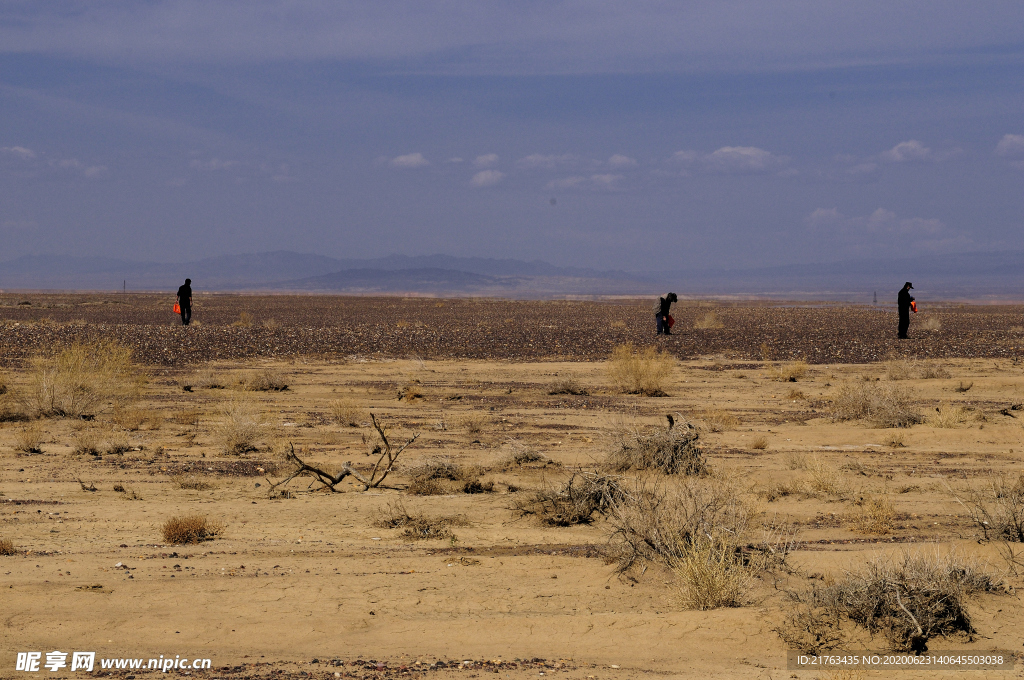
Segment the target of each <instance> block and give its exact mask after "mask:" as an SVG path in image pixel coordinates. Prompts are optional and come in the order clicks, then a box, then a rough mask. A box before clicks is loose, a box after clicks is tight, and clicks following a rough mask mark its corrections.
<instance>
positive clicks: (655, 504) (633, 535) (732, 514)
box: [610, 477, 754, 572]
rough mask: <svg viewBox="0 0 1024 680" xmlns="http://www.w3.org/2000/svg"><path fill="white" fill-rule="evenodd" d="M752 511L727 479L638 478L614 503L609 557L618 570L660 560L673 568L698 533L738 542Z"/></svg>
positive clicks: (681, 558)
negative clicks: (665, 481)
mask: <svg viewBox="0 0 1024 680" xmlns="http://www.w3.org/2000/svg"><path fill="white" fill-rule="evenodd" d="M753 514H754V511H753V510H752V509H751V508H750V507H748V506H747V505H746V504H745V503H743V501H742V500H741V499H740V496H739V493H738V491H737V489H736V488H735V487H733V486H732V485H730V484H727V483H725V482H722V481H719V480H716V479H708V478H694V477H684V478H682V479H680V481H679V483H678V484H675V485H673V486H660V485H651V484H650V483H648V482H645V481H643V480H640V481H638V482H637V488H636V490H635V491H632V492H630V493H629V494H623V496H622V500H621V501H620V502H617V503H615V504H614V505H613V507H612V512H611V514H610V521H611V524H612V526H613V527H614V530H613V533H612V537H611V551H612V556H613V557H615V559H616V560H617V563H618V567H617V569H618V571H619V572H625V571H627V570H629V569H630V568H631V567H633V566H634V565H639V566H641V567H642V566H644V565H645V564H647V563H661V564H666V565H668V566H669V567H673V568H674V567H676V566H678V565H680V564H681V563H682V561H683V560H684V558H685V557H686V556H687V554H688V553H689V551H690V548H691V546H692V545H693V543H694V541H696V540H698V537H699V538H711V539H713V540H723V541H725V540H727V541H729V542H731V544H732V545H734V546H738V545H739V543H740V541H741V539H742V536H743V535H744V534H745V532H746V529H747V525H748V524H749V522H750V520H751V518H752V517H753Z"/></svg>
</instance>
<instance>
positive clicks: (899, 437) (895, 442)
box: [885, 432, 907, 449]
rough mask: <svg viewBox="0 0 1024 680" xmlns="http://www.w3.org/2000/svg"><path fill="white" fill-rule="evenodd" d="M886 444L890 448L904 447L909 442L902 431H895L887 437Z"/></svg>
mask: <svg viewBox="0 0 1024 680" xmlns="http://www.w3.org/2000/svg"><path fill="white" fill-rule="evenodd" d="M885 445H886V446H888V447H889V448H890V449H904V448H906V447H907V442H906V439H905V438H904V436H903V433H902V432H893V433H892V434H890V435H889V436H888V437H886V438H885Z"/></svg>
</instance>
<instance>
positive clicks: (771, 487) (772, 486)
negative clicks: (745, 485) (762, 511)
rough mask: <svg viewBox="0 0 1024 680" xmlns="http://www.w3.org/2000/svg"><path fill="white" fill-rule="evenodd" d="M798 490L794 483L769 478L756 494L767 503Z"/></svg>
mask: <svg viewBox="0 0 1024 680" xmlns="http://www.w3.org/2000/svg"><path fill="white" fill-rule="evenodd" d="M798 491H799V490H798V488H797V487H796V486H795V485H794V484H787V483H785V482H780V481H778V480H775V479H773V480H770V481H769V482H768V484H767V485H766V486H765V487H764V488H761V489H758V490H757V495H758V497H759V498H761V499H763V500H764V501H766V502H768V503H774V502H775V501H777V500H779V499H780V498H785V497H786V496H792V495H794V494H796V493H798Z"/></svg>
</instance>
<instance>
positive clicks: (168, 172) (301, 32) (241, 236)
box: [0, 0, 1024, 270]
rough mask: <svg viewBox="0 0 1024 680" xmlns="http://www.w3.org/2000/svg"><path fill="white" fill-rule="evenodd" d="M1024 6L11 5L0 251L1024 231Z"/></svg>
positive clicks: (668, 254)
mask: <svg viewBox="0 0 1024 680" xmlns="http://www.w3.org/2000/svg"><path fill="white" fill-rule="evenodd" d="M1022 189H1024V4H1022V3H1020V2H1004V1H1002V0H991V1H989V2H986V3H983V4H980V5H977V6H973V5H972V6H967V5H964V4H963V3H961V2H947V1H946V0H930V1H927V2H924V1H908V2H893V1H892V0H890V1H889V2H872V1H862V2H858V3H849V2H831V1H828V0H822V1H817V2H809V1H806V2H804V1H793V0H778V1H777V2H772V3H765V2H760V1H758V2H748V1H745V0H735V1H731V2H729V1H726V2H685V1H677V2H663V1H649V0H637V1H634V2H630V3H615V2H604V1H601V0H592V1H590V2H582V1H577V2H558V1H548V2H533V1H532V0H518V1H517V2H479V1H474V2H469V1H459V0H449V1H444V2H405V1H388V0H378V1H376V2H359V3H354V2H345V1H332V2H314V1H306V2H301V1H279V2H263V1H261V0H252V1H250V2H244V3H240V2H221V1H218V0H205V1H202V2H195V1H184V0H180V1H173V2H167V1H161V0H154V1H149V2H143V1H135V2H104V1H103V0H93V1H91V2H64V1H61V0H56V1H53V2H46V3H40V2H20V1H6V2H0V237H2V241H3V243H4V247H3V255H2V256H0V259H8V258H10V257H16V256H19V255H23V254H29V253H33V254H40V253H60V254H81V255H108V256H114V257H124V258H129V259H158V260H183V259H192V258H196V257H202V256H206V255H215V254H225V253H240V252H257V251H263V250H275V249H288V250H296V251H300V252H315V253H319V254H325V255H331V256H336V257H375V256H381V255H386V254H391V253H402V254H409V255H416V254H431V253H447V254H452V255H465V256H482V257H515V258H522V259H536V258H539V259H544V260H547V261H550V262H553V263H556V264H567V265H580V266H592V267H599V268H615V269H632V270H642V269H648V268H650V269H659V270H667V269H678V268H683V267H694V266H700V267H704V266H722V267H745V266H756V265H770V264H785V263H797V262H820V261H830V260H838V259H844V258H848V257H860V256H895V255H900V254H903V253H906V254H912V255H919V254H925V253H928V252H937V253H939V252H958V251H966V250H996V249H1013V250H1017V249H1024V240H1022V237H1021V234H1022V229H1021V228H1022V227H1024V191H1022Z"/></svg>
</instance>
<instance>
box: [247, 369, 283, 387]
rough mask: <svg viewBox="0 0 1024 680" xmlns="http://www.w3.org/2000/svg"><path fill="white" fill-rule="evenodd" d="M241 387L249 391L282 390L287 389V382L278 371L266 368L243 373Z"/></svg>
mask: <svg viewBox="0 0 1024 680" xmlns="http://www.w3.org/2000/svg"><path fill="white" fill-rule="evenodd" d="M241 387H242V389H243V390H247V391H249V392H283V391H285V390H287V389H288V383H286V382H285V379H284V376H283V375H281V373H280V372H278V371H275V370H273V369H270V368H266V369H263V370H262V371H257V372H255V373H250V374H248V375H245V376H244V377H243V378H242V380H241Z"/></svg>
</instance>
